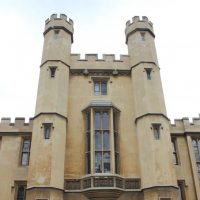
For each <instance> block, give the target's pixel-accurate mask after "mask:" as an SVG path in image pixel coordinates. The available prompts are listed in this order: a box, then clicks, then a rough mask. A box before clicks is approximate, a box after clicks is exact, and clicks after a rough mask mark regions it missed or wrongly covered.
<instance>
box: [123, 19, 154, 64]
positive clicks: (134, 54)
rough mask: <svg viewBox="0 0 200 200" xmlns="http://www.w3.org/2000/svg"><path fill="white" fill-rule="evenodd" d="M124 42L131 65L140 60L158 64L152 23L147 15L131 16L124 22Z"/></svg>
mask: <svg viewBox="0 0 200 200" xmlns="http://www.w3.org/2000/svg"><path fill="white" fill-rule="evenodd" d="M125 33H126V44H127V45H128V53H129V55H130V60H131V66H134V65H136V64H138V63H140V62H152V63H155V64H156V65H158V61H157V55H156V49H155V43H154V38H155V35H154V31H153V24H152V22H150V21H149V20H148V18H147V17H144V16H143V17H142V20H140V18H139V17H138V16H135V17H133V19H132V22H131V21H127V23H126V29H125Z"/></svg>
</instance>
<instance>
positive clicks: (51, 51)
mask: <svg viewBox="0 0 200 200" xmlns="http://www.w3.org/2000/svg"><path fill="white" fill-rule="evenodd" d="M73 32H74V29H73V21H72V20H71V19H68V18H67V16H66V15H64V14H61V15H60V17H59V18H58V17H57V14H53V15H51V17H50V18H49V19H47V20H46V21H45V29H44V33H43V34H44V46H43V54H42V63H44V62H46V61H48V60H60V61H63V62H65V63H66V64H69V56H70V54H71V44H72V43H73Z"/></svg>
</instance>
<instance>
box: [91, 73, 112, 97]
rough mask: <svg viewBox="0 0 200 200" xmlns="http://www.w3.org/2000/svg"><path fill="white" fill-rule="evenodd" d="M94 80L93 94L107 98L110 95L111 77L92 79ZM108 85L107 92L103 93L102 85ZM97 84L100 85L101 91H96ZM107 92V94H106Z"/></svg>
mask: <svg viewBox="0 0 200 200" xmlns="http://www.w3.org/2000/svg"><path fill="white" fill-rule="evenodd" d="M92 79H93V92H94V95H95V96H106V95H108V80H109V77H92ZM104 83H106V84H105V85H106V91H103V89H102V88H103V87H102V85H103V84H104ZM95 84H99V85H98V87H99V91H96V86H95ZM104 92H105V93H104Z"/></svg>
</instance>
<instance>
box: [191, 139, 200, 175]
mask: <svg viewBox="0 0 200 200" xmlns="http://www.w3.org/2000/svg"><path fill="white" fill-rule="evenodd" d="M194 141H195V143H196V145H195V147H194ZM192 148H193V153H194V158H195V162H196V169H197V174H198V177H199V179H200V138H198V137H193V138H192ZM195 148H196V149H195ZM196 152H197V154H196ZM197 156H198V158H197Z"/></svg>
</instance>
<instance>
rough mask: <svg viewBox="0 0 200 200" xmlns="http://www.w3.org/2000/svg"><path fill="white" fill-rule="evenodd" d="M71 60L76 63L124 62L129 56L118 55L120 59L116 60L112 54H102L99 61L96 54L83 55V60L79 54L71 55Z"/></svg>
mask: <svg viewBox="0 0 200 200" xmlns="http://www.w3.org/2000/svg"><path fill="white" fill-rule="evenodd" d="M71 58H72V60H77V61H82V60H84V61H91V60H93V61H104V62H125V61H127V59H129V55H120V59H116V58H115V55H114V54H103V56H102V59H100V58H99V56H98V54H85V56H84V58H81V55H80V54H71Z"/></svg>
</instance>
